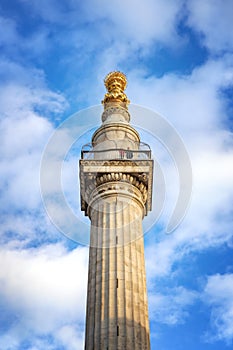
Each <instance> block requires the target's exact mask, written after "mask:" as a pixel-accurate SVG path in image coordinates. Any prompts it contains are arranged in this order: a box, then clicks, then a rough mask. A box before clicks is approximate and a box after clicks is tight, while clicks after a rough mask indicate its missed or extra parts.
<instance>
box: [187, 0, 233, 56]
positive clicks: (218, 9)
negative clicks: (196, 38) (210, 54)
mask: <svg viewBox="0 0 233 350" xmlns="http://www.w3.org/2000/svg"><path fill="white" fill-rule="evenodd" d="M187 8H188V10H189V16H188V24H189V25H190V26H191V27H193V28H194V29H195V30H197V31H198V32H200V33H201V34H202V38H203V39H204V44H205V45H206V46H207V47H208V48H209V49H210V50H213V51H224V50H226V51H232V49H233V44H232V43H233V22H232V13H233V2H232V0H224V1H222V0H215V1H211V0H206V1H201V0H189V1H188V2H187Z"/></svg>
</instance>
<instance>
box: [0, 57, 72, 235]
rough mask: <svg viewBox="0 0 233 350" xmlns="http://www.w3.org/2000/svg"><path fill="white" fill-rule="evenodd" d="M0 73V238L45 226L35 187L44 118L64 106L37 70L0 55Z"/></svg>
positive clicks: (46, 132)
mask: <svg viewBox="0 0 233 350" xmlns="http://www.w3.org/2000/svg"><path fill="white" fill-rule="evenodd" d="M6 72H8V74H6ZM0 74H1V76H2V78H3V82H4V83H2V84H1V86H0V114H1V121H0V137H1V150H0V155H1V162H0V169H1V176H0V178H1V187H2V190H1V200H0V202H1V207H2V211H3V216H2V222H1V230H2V235H3V240H4V241H5V240H6V239H7V237H6V236H4V234H5V233H9V232H10V235H12V232H14V233H15V238H16V237H18V238H19V237H21V238H23V237H24V239H26V237H27V238H28V237H29V236H30V237H31V239H33V238H35V234H36V232H38V230H40V229H41V230H42V231H43V230H44V229H45V227H46V226H47V227H49V225H48V222H46V220H47V219H46V218H45V214H44V213H43V208H42V203H41V196H40V187H39V171H40V160H41V155H42V151H43V149H44V147H45V144H46V143H47V141H48V137H49V136H50V135H51V133H52V131H53V125H52V124H51V123H50V122H49V121H48V118H49V117H50V115H51V113H52V114H53V115H59V113H61V112H62V111H64V108H65V107H66V102H65V99H64V97H63V96H62V95H61V94H58V93H55V92H53V91H51V90H50V89H48V87H47V86H46V83H45V77H44V74H43V72H42V71H40V70H37V69H27V68H26V67H23V66H21V65H19V64H16V63H13V62H10V61H7V60H1V61H0ZM39 111H40V112H39ZM46 117H47V118H46ZM29 213H30V214H29ZM34 215H36V218H37V220H38V222H37V224H35V218H34ZM13 217H14V220H13V222H14V224H15V225H13V224H12V218H13ZM40 221H41V222H40Z"/></svg>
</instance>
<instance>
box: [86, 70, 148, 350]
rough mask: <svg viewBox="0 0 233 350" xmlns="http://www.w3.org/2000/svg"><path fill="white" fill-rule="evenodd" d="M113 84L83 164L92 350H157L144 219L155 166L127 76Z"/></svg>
mask: <svg viewBox="0 0 233 350" xmlns="http://www.w3.org/2000/svg"><path fill="white" fill-rule="evenodd" d="M105 85H106V87H107V89H108V93H107V94H106V95H105V98H104V101H103V103H104V112H103V114H102V125H101V126H100V127H99V128H98V129H97V130H96V131H95V133H94V134H93V137H92V146H93V148H92V153H91V155H92V159H88V158H87V159H82V160H80V186H81V208H82V210H83V211H85V214H86V215H88V216H89V218H90V220H91V236H90V253H89V273H88V292H87V311H86V339H85V350H133V349H135V350H149V349H150V337H149V320H148V304H147V291H146V273H145V262H144V242H143V231H142V220H143V217H144V215H147V212H148V211H149V210H151V197H152V172H153V161H152V160H151V159H150V158H147V159H145V157H144V156H145V154H143V153H142V154H140V136H139V134H138V132H137V131H136V130H135V129H134V128H133V127H132V126H131V125H130V124H129V121H130V114H129V112H128V109H127V104H128V103H129V100H128V99H127V96H126V95H125V94H124V92H123V91H124V88H125V86H126V78H125V76H124V75H123V74H122V73H120V72H113V73H110V74H109V75H108V76H107V78H106V79H105ZM93 155H94V156H93ZM141 155H142V156H143V157H142V158H140V156H141Z"/></svg>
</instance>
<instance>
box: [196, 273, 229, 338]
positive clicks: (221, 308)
mask: <svg viewBox="0 0 233 350" xmlns="http://www.w3.org/2000/svg"><path fill="white" fill-rule="evenodd" d="M202 300H203V302H204V303H206V304H208V305H209V306H210V307H211V326H212V332H211V333H208V334H206V338H205V339H206V341H216V340H225V341H226V342H227V343H228V344H231V343H232V340H233V274H225V275H220V274H217V275H213V276H209V277H208V280H207V284H206V286H205V289H204V294H203V298H202Z"/></svg>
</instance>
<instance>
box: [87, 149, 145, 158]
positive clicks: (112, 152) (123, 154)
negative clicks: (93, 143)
mask: <svg viewBox="0 0 233 350" xmlns="http://www.w3.org/2000/svg"><path fill="white" fill-rule="evenodd" d="M81 158H82V159H89V160H92V159H98V160H105V159H108V160H110V159H112V160H113V159H126V160H145V159H151V150H131V149H121V148H111V149H105V150H93V149H92V150H82V151H81Z"/></svg>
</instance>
